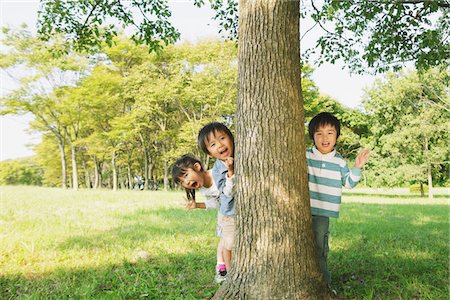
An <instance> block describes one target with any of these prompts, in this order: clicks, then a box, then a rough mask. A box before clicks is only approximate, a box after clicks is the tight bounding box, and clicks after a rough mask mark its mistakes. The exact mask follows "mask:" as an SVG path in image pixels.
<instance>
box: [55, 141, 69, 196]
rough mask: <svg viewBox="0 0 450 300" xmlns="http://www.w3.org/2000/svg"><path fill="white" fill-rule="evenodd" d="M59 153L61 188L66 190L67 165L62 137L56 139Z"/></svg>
mask: <svg viewBox="0 0 450 300" xmlns="http://www.w3.org/2000/svg"><path fill="white" fill-rule="evenodd" d="M57 140H58V148H59V153H60V155H61V187H62V188H63V189H67V165H66V153H65V152H64V141H63V140H62V137H57Z"/></svg>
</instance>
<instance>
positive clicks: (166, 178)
mask: <svg viewBox="0 0 450 300" xmlns="http://www.w3.org/2000/svg"><path fill="white" fill-rule="evenodd" d="M168 190H169V164H168V163H167V160H164V191H165V192H167V191H168Z"/></svg>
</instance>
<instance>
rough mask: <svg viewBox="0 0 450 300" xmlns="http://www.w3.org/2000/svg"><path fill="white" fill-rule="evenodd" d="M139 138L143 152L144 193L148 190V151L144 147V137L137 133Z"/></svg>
mask: <svg viewBox="0 0 450 300" xmlns="http://www.w3.org/2000/svg"><path fill="white" fill-rule="evenodd" d="M139 138H140V140H141V144H142V152H144V158H143V159H144V172H143V173H144V191H146V190H148V175H147V174H148V151H147V148H146V146H145V142H144V137H143V136H142V134H140V133H139Z"/></svg>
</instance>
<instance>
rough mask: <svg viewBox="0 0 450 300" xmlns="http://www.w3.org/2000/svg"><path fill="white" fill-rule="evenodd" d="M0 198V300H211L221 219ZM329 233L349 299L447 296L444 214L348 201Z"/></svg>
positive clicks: (429, 208)
mask: <svg viewBox="0 0 450 300" xmlns="http://www.w3.org/2000/svg"><path fill="white" fill-rule="evenodd" d="M0 192H1V194H2V197H1V198H0V204H1V208H2V209H1V212H0V298H1V299H69V298H73V299H140V298H144V299H145V298H148V299H208V298H209V297H210V296H212V295H213V294H214V292H215V291H216V289H217V287H218V286H217V285H216V284H215V283H214V281H213V277H214V265H215V259H216V258H215V255H216V246H217V242H218V240H217V237H216V236H215V225H216V220H217V212H216V211H214V210H212V211H205V210H194V211H187V210H185V209H184V208H183V199H182V197H183V193H181V192H160V191H158V192H142V191H120V192H116V193H114V192H112V191H86V190H81V191H79V192H78V193H75V192H73V191H62V190H59V189H48V188H32V187H0ZM366 197H367V196H364V197H360V199H362V200H364V199H366ZM355 199H356V198H355ZM391 200H392V199H391ZM394 200H395V199H394ZM402 200H403V199H402ZM330 229H331V240H330V247H331V252H330V259H329V266H330V270H331V272H332V277H333V282H332V287H333V289H335V290H337V291H338V294H339V295H341V296H343V297H344V298H345V299H445V298H446V297H447V296H448V293H447V285H448V271H447V270H448V269H447V267H448V250H449V249H448V236H449V227H448V206H447V205H405V204H401V205H399V204H393V203H391V204H389V205H385V204H367V203H347V202H344V203H343V205H342V209H341V216H340V218H339V219H332V221H331V228H330ZM141 252H142V253H146V254H145V256H144V258H139V255H138V254H139V253H141Z"/></svg>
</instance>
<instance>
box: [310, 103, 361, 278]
mask: <svg viewBox="0 0 450 300" xmlns="http://www.w3.org/2000/svg"><path fill="white" fill-rule="evenodd" d="M308 131H309V136H310V138H311V139H312V140H313V141H314V147H312V148H311V149H308V150H307V151H306V159H307V163H308V177H309V194H310V198H311V214H312V221H313V225H312V226H313V232H314V237H315V242H316V246H317V255H318V257H319V264H320V270H321V272H322V274H323V276H324V278H325V280H326V282H327V283H328V284H330V282H331V274H330V272H329V271H328V266H327V257H328V249H329V248H328V236H329V231H328V228H329V218H330V217H333V218H338V217H339V205H340V203H341V194H342V186H345V187H346V188H353V187H354V186H356V184H357V183H358V182H359V180H360V178H361V168H362V167H363V166H364V164H365V163H366V162H367V160H368V159H369V151H368V150H366V149H363V150H362V151H361V152H360V153H359V154H358V156H357V157H356V160H355V167H354V168H353V169H352V170H349V168H348V167H347V163H346V162H345V160H344V159H343V158H342V156H340V155H339V154H338V153H337V152H336V150H335V149H334V146H335V145H336V140H337V139H338V137H339V135H340V122H339V120H338V119H337V118H336V117H335V116H333V115H332V114H330V113H327V112H322V113H320V114H318V115H316V116H315V117H314V118H312V120H311V122H309V126H308Z"/></svg>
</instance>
